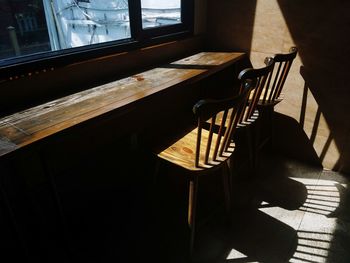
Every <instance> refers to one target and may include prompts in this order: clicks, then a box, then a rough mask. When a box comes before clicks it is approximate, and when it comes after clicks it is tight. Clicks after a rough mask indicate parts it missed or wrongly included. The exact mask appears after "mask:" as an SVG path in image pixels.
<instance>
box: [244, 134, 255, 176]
mask: <svg viewBox="0 0 350 263" xmlns="http://www.w3.org/2000/svg"><path fill="white" fill-rule="evenodd" d="M246 136H247V143H248V151H249V162H250V165H251V167H252V168H253V171H255V157H256V156H255V155H256V145H255V144H256V142H255V138H254V131H253V130H252V127H248V129H247V134H246Z"/></svg>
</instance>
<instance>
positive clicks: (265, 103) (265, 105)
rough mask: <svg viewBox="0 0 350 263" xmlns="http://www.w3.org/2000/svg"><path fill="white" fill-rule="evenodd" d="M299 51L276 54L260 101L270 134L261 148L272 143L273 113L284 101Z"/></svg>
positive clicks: (293, 49) (259, 106) (292, 49)
mask: <svg viewBox="0 0 350 263" xmlns="http://www.w3.org/2000/svg"><path fill="white" fill-rule="evenodd" d="M297 53H298V49H297V48H296V47H291V48H290V50H289V53H286V54H276V55H275V56H274V61H275V65H274V68H273V71H272V74H271V76H270V77H269V80H268V85H267V86H266V88H264V89H263V91H262V94H261V96H260V98H259V101H258V108H259V110H260V112H261V114H264V115H266V117H268V119H269V122H270V123H269V127H270V128H269V129H270V131H269V134H268V136H267V138H265V140H263V142H262V143H261V147H262V146H263V145H265V144H266V143H267V142H268V141H272V137H273V120H272V118H273V112H274V107H275V105H277V104H278V103H280V102H281V101H282V100H283V97H284V95H283V93H282V90H283V86H284V84H285V82H286V79H287V76H288V73H289V70H290V68H291V66H292V63H293V61H294V59H295V58H296V56H297ZM268 61H269V58H266V59H265V64H267V63H268Z"/></svg>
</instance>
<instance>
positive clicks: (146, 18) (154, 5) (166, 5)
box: [141, 0, 181, 28]
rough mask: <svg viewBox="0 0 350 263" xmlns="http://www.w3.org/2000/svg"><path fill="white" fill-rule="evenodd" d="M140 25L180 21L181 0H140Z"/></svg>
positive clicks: (169, 23) (154, 25)
mask: <svg viewBox="0 0 350 263" xmlns="http://www.w3.org/2000/svg"><path fill="white" fill-rule="evenodd" d="M141 13H142V27H143V28H152V27H160V26H166V25H174V24H179V23H181V0H167V1H165V0H141Z"/></svg>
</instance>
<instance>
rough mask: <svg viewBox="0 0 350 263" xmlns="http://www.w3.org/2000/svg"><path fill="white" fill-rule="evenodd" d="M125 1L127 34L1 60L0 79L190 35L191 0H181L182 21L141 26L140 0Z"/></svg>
mask: <svg viewBox="0 0 350 263" xmlns="http://www.w3.org/2000/svg"><path fill="white" fill-rule="evenodd" d="M128 4H129V17H130V33H131V37H130V38H128V39H121V40H115V41H109V42H104V43H98V44H93V45H89V46H81V47H75V48H68V49H61V50H57V51H46V52H39V53H34V54H30V55H25V56H21V57H13V58H7V59H4V60H1V61H0V82H1V80H6V79H8V78H19V77H23V76H25V75H27V74H32V73H34V72H40V71H42V70H52V69H55V68H59V67H63V66H66V65H69V64H72V63H79V62H84V61H87V60H90V59H94V58H98V57H103V56H108V55H112V54H115V53H120V52H128V51H132V50H136V49H139V48H143V47H147V46H151V45H155V44H161V43H164V42H167V41H173V40H179V39H182V38H186V37H189V36H191V35H193V30H194V0H181V23H178V24H174V25H166V26H161V27H153V28H146V29H143V28H142V18H141V0H138V1H135V0H128Z"/></svg>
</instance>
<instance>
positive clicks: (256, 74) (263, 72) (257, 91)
mask: <svg viewBox="0 0 350 263" xmlns="http://www.w3.org/2000/svg"><path fill="white" fill-rule="evenodd" d="M274 64H275V62H274V59H273V58H271V57H270V58H268V61H267V65H266V67H263V68H259V69H254V68H247V69H244V70H242V71H241V72H240V73H239V75H238V78H239V80H240V83H241V84H240V92H242V90H244V89H245V86H247V85H250V86H251V89H250V91H249V95H248V97H247V98H246V100H245V102H244V107H245V110H244V111H242V113H241V114H242V115H241V116H240V121H239V122H240V123H242V122H248V121H249V120H250V119H251V117H252V116H253V114H254V112H255V110H256V109H257V105H258V102H259V99H260V96H261V93H262V91H263V90H264V89H265V88H266V87H268V86H269V85H270V81H271V74H272V70H273V67H274Z"/></svg>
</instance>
